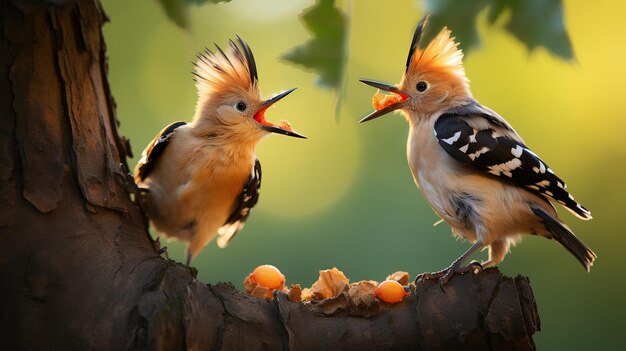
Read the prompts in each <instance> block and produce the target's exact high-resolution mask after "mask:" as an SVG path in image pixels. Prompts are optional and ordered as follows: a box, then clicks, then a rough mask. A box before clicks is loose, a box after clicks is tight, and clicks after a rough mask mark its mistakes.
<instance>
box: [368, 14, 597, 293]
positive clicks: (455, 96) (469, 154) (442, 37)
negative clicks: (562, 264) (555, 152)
mask: <svg viewBox="0 0 626 351" xmlns="http://www.w3.org/2000/svg"><path fill="white" fill-rule="evenodd" d="M427 24H428V15H427V16H425V17H424V19H422V21H420V23H419V24H418V26H417V29H416V30H415V34H414V36H413V41H412V42H411V47H410V49H409V55H408V58H407V61H406V69H405V71H404V74H403V76H402V80H401V81H400V83H399V84H397V85H389V84H385V83H380V82H376V81H372V80H366V79H362V80H361V82H363V83H365V84H367V85H370V86H373V87H375V88H378V89H379V90H384V91H388V92H390V93H391V94H389V95H385V96H382V94H376V95H374V100H373V104H374V107H375V111H374V112H372V113H370V114H369V115H367V116H366V117H364V118H363V119H361V120H360V121H359V122H366V121H371V120H373V119H375V118H377V117H380V116H383V115H385V114H387V113H389V112H392V111H396V110H398V111H401V113H402V114H403V115H404V117H405V118H406V120H407V121H408V123H409V136H408V142H407V158H408V162H409V166H410V168H411V173H412V175H413V179H414V181H415V184H416V185H417V187H418V188H419V189H420V190H421V192H422V194H423V195H424V197H425V198H426V200H427V201H428V203H429V204H430V206H431V207H432V209H433V210H434V211H435V212H436V213H437V214H438V215H439V216H440V217H441V218H442V219H443V220H444V221H445V222H447V223H448V224H449V225H450V226H451V227H452V232H453V233H454V234H455V235H457V236H459V237H461V238H465V239H467V240H469V241H471V242H473V243H474V244H473V245H472V246H471V247H470V248H469V249H468V250H467V251H466V252H465V253H463V254H462V255H461V256H460V257H459V258H458V259H456V260H455V261H454V262H453V263H452V264H451V265H450V266H449V267H447V268H445V269H443V270H441V271H438V272H433V273H425V274H423V275H421V277H423V278H426V279H440V283H441V284H445V283H446V282H448V280H449V279H450V278H451V277H452V276H453V275H454V274H457V273H464V272H467V271H470V270H474V269H482V268H483V267H485V268H486V267H490V266H494V265H496V264H498V263H500V262H501V261H502V260H503V259H504V256H505V255H506V254H507V252H508V251H509V248H510V246H511V245H512V244H515V243H516V242H517V241H518V240H519V239H520V235H521V234H526V233H529V234H537V235H541V236H543V237H546V238H549V239H554V240H556V241H557V242H559V243H560V244H561V245H563V246H564V247H565V248H566V249H567V250H568V251H569V252H571V253H572V254H573V255H574V256H575V257H576V258H577V259H578V260H579V261H580V262H581V263H582V264H583V266H584V267H585V269H587V271H589V269H590V267H591V265H592V264H593V261H594V260H595V258H596V257H597V256H596V254H595V253H594V252H593V251H591V250H590V249H589V248H588V247H587V246H586V245H585V244H584V243H583V242H582V241H580V240H579V239H578V238H577V237H576V236H575V235H574V233H573V232H572V231H571V230H570V229H569V228H568V227H567V226H566V225H565V224H564V223H563V222H562V221H561V220H560V219H559V217H558V216H557V212H556V210H555V208H554V206H553V205H552V203H551V202H550V199H552V200H554V201H556V202H557V203H559V204H560V205H563V206H564V207H565V208H566V209H568V210H569V211H571V212H572V213H573V214H574V215H575V216H577V217H578V218H580V219H583V220H589V219H591V213H590V212H589V211H588V210H587V209H586V208H584V207H583V206H582V205H580V204H579V203H577V202H576V201H575V200H574V197H573V196H572V195H570V194H569V193H568V191H567V190H566V189H567V187H566V185H565V183H564V182H563V181H562V180H561V179H560V178H559V177H558V176H557V175H556V174H555V173H554V171H553V170H552V169H551V168H550V167H548V165H547V164H546V163H545V162H544V161H543V160H542V159H540V158H539V156H537V155H536V154H535V153H534V152H532V151H531V150H530V149H529V148H528V147H527V146H526V144H525V143H524V141H523V140H522V138H521V137H520V136H519V135H518V134H517V133H516V132H515V130H514V129H513V127H511V125H510V124H509V123H508V122H507V121H506V120H505V119H504V118H502V117H501V116H500V115H498V114H497V113H496V112H494V111H492V110H491V109H489V108H487V107H485V106H483V105H481V104H480V103H479V102H478V101H476V100H475V99H474V98H473V96H472V93H471V91H470V87H469V80H468V79H467V77H466V76H465V70H464V68H463V62H462V59H463V53H462V52H461V50H460V49H459V48H458V43H456V42H455V41H454V38H453V37H451V36H450V35H451V32H450V30H448V29H447V28H443V30H441V32H439V34H438V35H437V36H436V37H435V38H434V39H433V40H432V41H431V42H430V43H428V45H427V46H426V47H425V48H424V49H420V48H419V47H418V44H419V42H420V38H421V36H422V33H423V32H424V30H425V29H426V26H427ZM483 248H489V259H488V260H487V261H486V262H483V263H482V264H480V263H478V262H475V261H473V262H471V263H470V264H468V265H466V266H463V262H465V261H466V260H467V259H468V258H469V257H470V256H471V255H472V254H473V253H474V252H475V251H477V250H479V249H483ZM418 278H419V277H418Z"/></svg>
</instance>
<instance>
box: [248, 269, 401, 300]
mask: <svg viewBox="0 0 626 351" xmlns="http://www.w3.org/2000/svg"><path fill="white" fill-rule="evenodd" d="M408 281H409V274H408V273H406V272H396V273H394V274H392V275H390V276H388V277H387V279H386V280H385V281H383V282H382V283H380V284H379V283H377V282H375V281H361V282H357V283H353V284H350V283H349V280H348V278H346V276H345V275H344V274H343V272H341V271H340V270H338V269H337V268H332V269H326V270H321V271H320V277H319V279H318V280H317V281H316V282H315V283H314V284H313V285H312V286H311V287H310V288H304V289H302V288H301V287H300V284H293V285H291V288H289V289H287V288H286V287H285V275H283V274H282V273H281V272H280V270H279V269H278V268H276V267H274V266H272V265H269V264H264V265H261V266H258V267H256V268H255V269H254V271H252V273H250V274H249V275H248V277H246V279H245V280H244V288H245V290H246V292H247V293H248V294H250V295H253V296H256V297H261V298H269V299H272V298H273V296H274V291H283V292H286V293H288V294H289V298H290V300H292V301H311V300H314V299H316V300H323V299H327V298H332V297H335V296H337V295H339V294H340V293H342V292H344V291H347V290H349V289H350V288H351V287H354V288H356V289H355V291H358V292H357V293H358V294H371V295H373V297H374V298H377V299H378V300H380V301H383V302H386V303H397V302H400V301H402V299H404V297H405V296H406V295H408V293H407V292H406V290H405V287H404V286H403V285H408ZM372 290H373V291H372Z"/></svg>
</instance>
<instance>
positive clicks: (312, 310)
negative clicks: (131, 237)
mask: <svg viewBox="0 0 626 351" xmlns="http://www.w3.org/2000/svg"><path fill="white" fill-rule="evenodd" d="M169 267H170V268H169V269H167V272H166V273H164V274H163V275H159V279H161V280H160V281H159V282H155V283H154V284H153V286H154V287H155V290H151V291H149V292H146V293H145V294H144V297H143V298H142V301H141V303H140V306H142V308H141V309H140V310H145V311H149V313H148V314H146V315H144V314H142V317H143V318H144V320H145V321H149V322H148V324H147V329H148V330H149V331H148V332H146V333H147V334H151V335H153V336H154V338H153V339H150V340H145V341H146V344H145V345H146V346H147V347H148V348H151V349H154V348H156V349H171V348H176V347H180V345H181V344H182V345H185V347H186V348H193V349H211V348H215V349H223V350H279V349H291V350H331V349H341V350H352V349H354V350H384V349H406V350H409V349H424V350H450V349H461V348H462V349H470V350H471V349H475V350H488V349H495V350H530V349H534V348H535V346H534V343H533V340H532V335H533V334H534V333H535V332H536V331H538V330H539V317H538V315H537V310H536V305H535V301H534V298H533V295H532V289H531V288H530V284H529V282H528V279H527V278H523V277H517V278H515V279H511V278H507V277H504V276H502V274H501V273H500V271H498V270H497V269H487V270H486V271H484V272H482V273H480V274H477V275H472V274H465V275H463V276H458V277H455V278H453V279H452V280H451V281H450V283H449V284H448V285H446V286H445V288H444V291H442V290H441V288H440V286H439V283H438V282H435V281H420V282H419V283H418V284H417V286H413V285H412V286H411V291H410V294H409V295H408V296H407V297H406V298H405V300H404V301H403V302H401V303H398V304H392V305H391V304H386V303H382V302H380V303H375V304H373V305H372V306H369V307H367V308H365V307H364V306H355V305H351V304H350V300H349V299H348V297H347V294H342V295H339V296H338V297H335V298H332V299H327V300H322V301H318V302H311V303H302V302H292V301H290V300H289V298H288V297H287V295H286V294H284V293H282V292H281V293H276V294H275V299H274V300H273V301H271V300H269V299H259V298H256V297H252V296H250V295H247V294H245V293H242V292H239V291H237V290H236V289H235V288H233V286H232V285H230V284H218V285H208V286H205V285H203V284H201V283H199V282H198V281H196V280H191V281H185V282H183V281H181V280H180V275H181V274H182V273H183V272H184V271H185V270H186V268H183V267H182V266H180V265H175V264H173V263H170V266H169ZM181 292H186V294H184V296H182V295H181ZM176 295H178V298H174V296H176ZM167 296H169V297H170V298H169V299H168V298H166V297H167ZM172 302H176V303H177V304H176V305H175V306H173V305H172ZM165 306H167V307H165ZM155 311H158V312H157V313H155ZM156 315H158V316H160V317H159V318H155V316H156ZM179 322H182V327H181V324H179Z"/></svg>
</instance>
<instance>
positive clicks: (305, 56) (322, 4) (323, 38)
mask: <svg viewBox="0 0 626 351" xmlns="http://www.w3.org/2000/svg"><path fill="white" fill-rule="evenodd" d="M301 18H302V22H303V23H304V26H305V27H306V28H307V29H308V30H309V31H310V32H311V34H312V35H313V38H312V39H310V40H309V41H307V42H306V43H304V44H302V45H300V46H297V47H295V48H293V49H292V50H291V51H289V52H288V53H286V54H284V55H283V56H282V58H283V59H284V60H287V61H290V62H292V63H295V64H296V65H300V66H302V67H304V68H305V69H308V70H311V71H313V72H315V73H316V74H317V75H318V80H317V83H318V84H319V85H320V86H323V87H327V88H332V89H336V90H339V89H341V82H342V78H343V74H344V68H345V63H346V33H347V19H346V16H345V15H344V14H343V13H342V12H341V11H340V10H339V9H338V8H336V7H335V6H334V0H317V3H316V4H315V5H313V6H312V7H309V8H307V9H305V10H304V12H303V13H302V15H301Z"/></svg>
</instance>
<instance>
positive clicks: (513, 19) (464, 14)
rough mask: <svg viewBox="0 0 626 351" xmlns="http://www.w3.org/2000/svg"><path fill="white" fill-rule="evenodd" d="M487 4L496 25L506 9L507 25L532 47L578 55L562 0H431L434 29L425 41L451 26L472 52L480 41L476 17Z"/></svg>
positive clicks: (569, 56) (428, 5)
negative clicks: (566, 22)
mask: <svg viewBox="0 0 626 351" xmlns="http://www.w3.org/2000/svg"><path fill="white" fill-rule="evenodd" d="M486 8H489V12H488V15H487V21H488V22H489V24H492V25H493V24H494V23H495V22H496V21H497V20H498V19H499V18H500V17H501V16H502V15H503V14H504V13H506V12H509V13H510V17H509V19H508V22H507V23H506V25H505V27H504V28H505V29H506V30H507V31H508V32H510V33H511V34H512V35H513V36H514V37H515V38H516V39H517V40H519V41H520V42H522V43H523V44H524V45H525V46H526V48H527V49H528V51H532V50H534V49H536V48H538V47H544V48H546V49H547V50H548V51H550V52H551V53H553V54H555V55H557V56H558V57H560V58H563V59H573V58H574V52H573V50H572V44H571V42H570V39H569V36H568V34H567V30H566V29H565V23H564V21H563V4H562V1H561V0H427V1H426V11H427V12H429V13H430V14H431V16H430V25H429V27H430V30H428V31H427V32H426V33H425V40H424V41H423V42H422V43H423V44H425V43H428V42H429V41H430V39H432V38H433V37H434V36H435V35H437V33H438V32H439V30H441V28H443V27H444V26H448V28H450V29H451V30H452V33H453V35H454V36H455V37H456V38H457V39H458V41H459V42H460V46H461V48H462V49H463V51H465V52H469V51H470V50H472V49H473V48H475V47H476V46H478V45H479V44H480V39H479V36H478V32H477V30H476V19H477V17H478V15H479V14H480V12H481V11H483V10H484V9H486Z"/></svg>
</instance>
